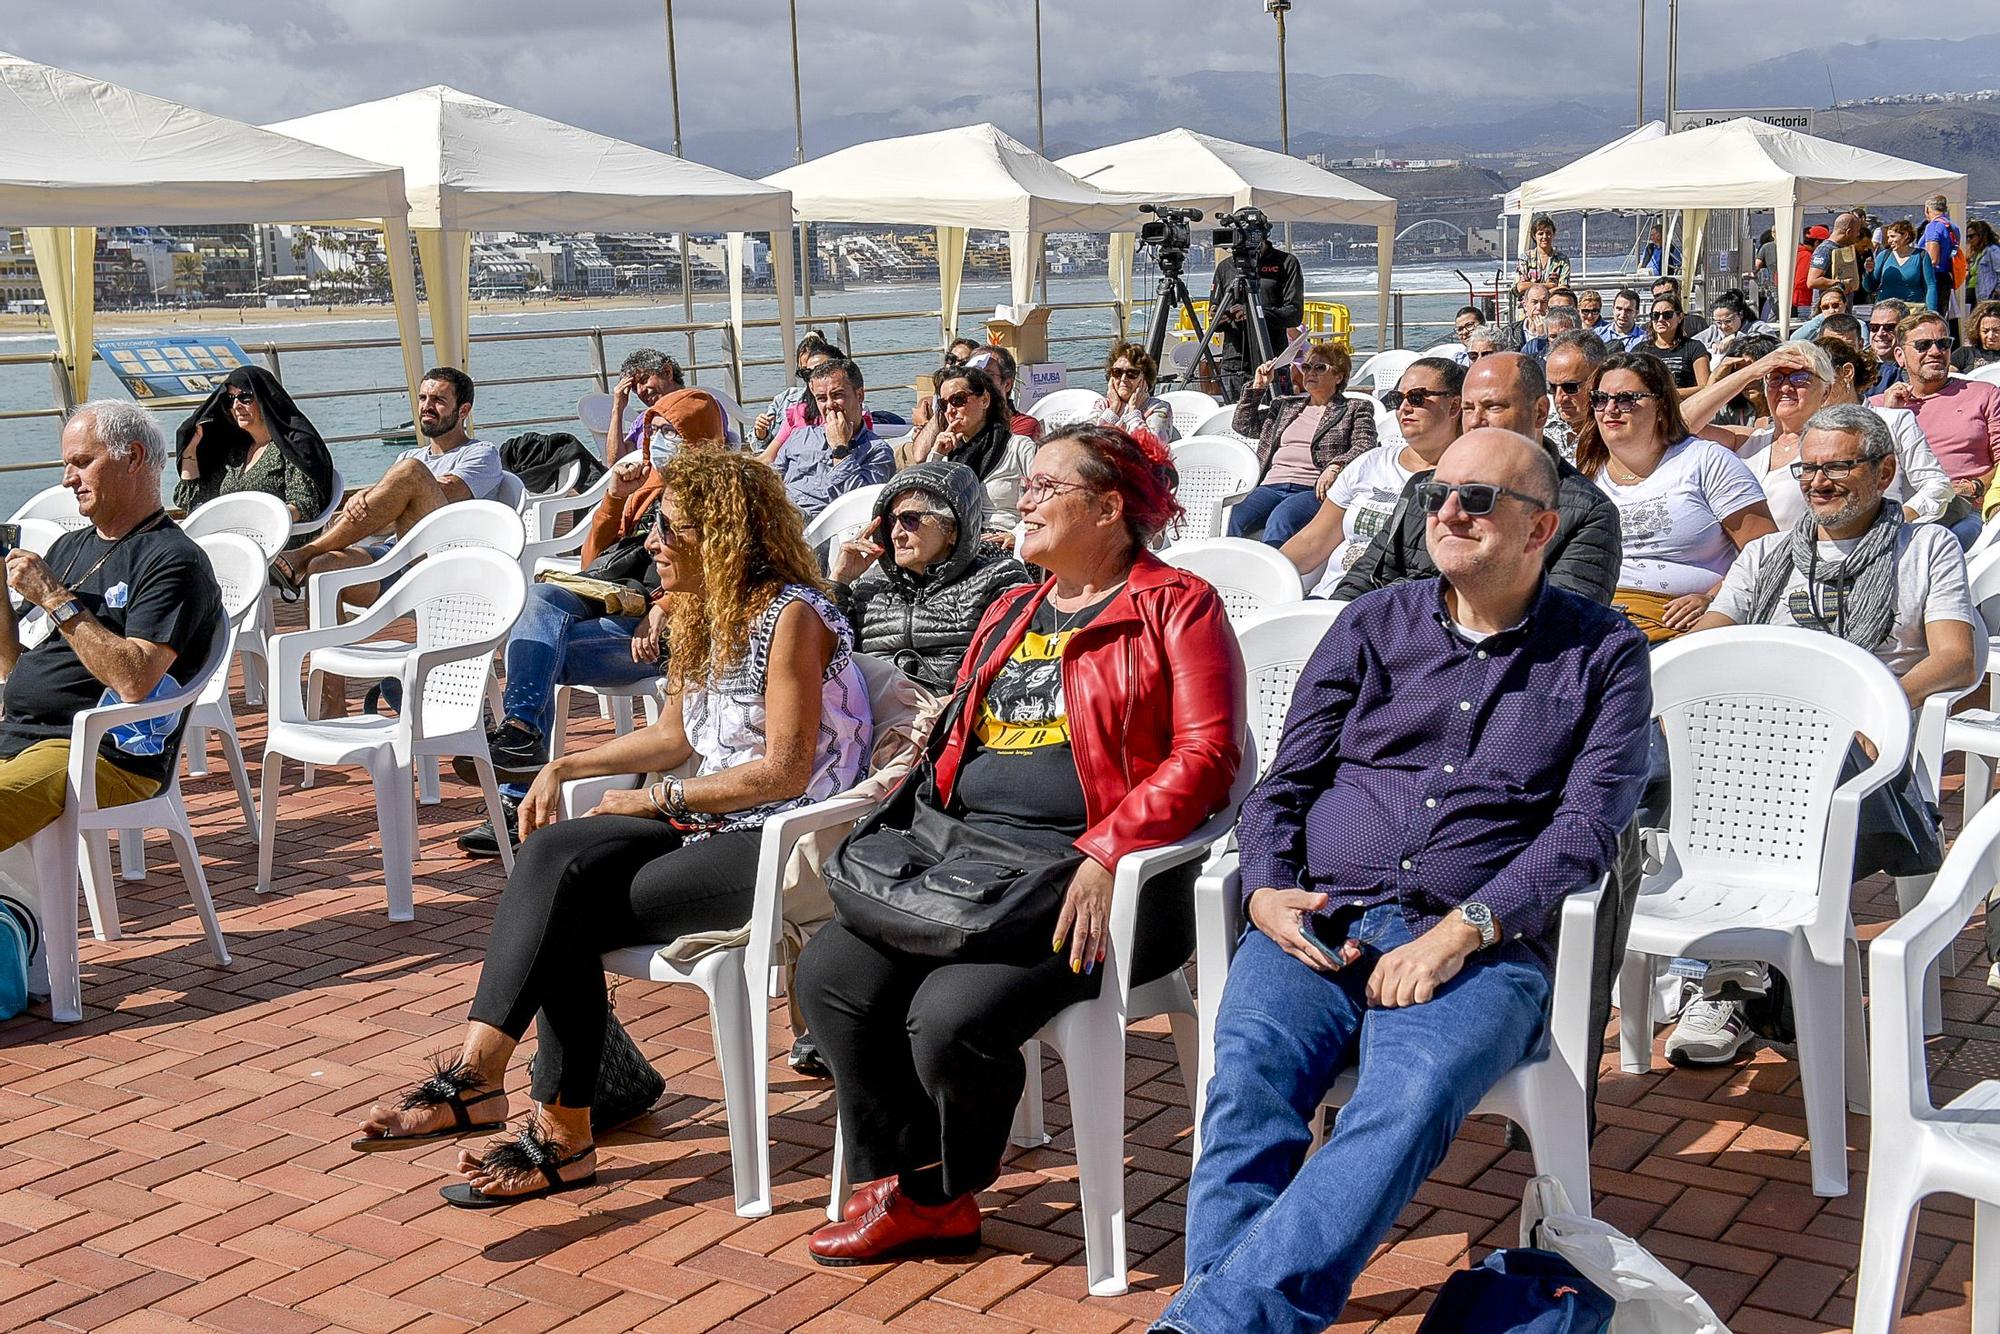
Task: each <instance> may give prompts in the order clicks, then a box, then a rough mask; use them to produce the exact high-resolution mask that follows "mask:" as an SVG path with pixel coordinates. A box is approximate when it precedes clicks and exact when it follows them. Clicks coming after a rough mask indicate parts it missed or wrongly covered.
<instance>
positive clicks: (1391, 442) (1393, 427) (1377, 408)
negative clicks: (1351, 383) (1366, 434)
mask: <svg viewBox="0 0 2000 1334" xmlns="http://www.w3.org/2000/svg"><path fill="white" fill-rule="evenodd" d="M1402 378H1403V377H1402V376H1401V375H1398V376H1397V377H1396V379H1395V380H1391V381H1390V382H1389V388H1390V389H1394V388H1395V387H1396V384H1397V382H1398V381H1400V380H1401V379H1402ZM1385 392H1386V391H1385ZM1343 396H1344V397H1346V398H1358V399H1360V400H1361V401H1362V402H1363V403H1366V404H1367V405H1368V407H1369V410H1370V411H1372V412H1373V413H1374V414H1375V447H1376V448H1377V449H1381V448H1383V447H1384V446H1387V447H1389V448H1392V449H1401V448H1403V446H1405V445H1407V444H1408V443H1409V442H1408V441H1407V440H1405V439H1403V423H1402V422H1400V421H1398V420H1397V419H1396V414H1395V413H1393V412H1391V411H1389V409H1388V408H1387V407H1386V406H1384V405H1383V403H1382V400H1381V399H1379V398H1377V397H1375V395H1373V394H1364V393H1362V392H1361V391H1360V390H1358V389H1349V390H1347V391H1346V393H1345V394H1344V395H1343Z"/></svg>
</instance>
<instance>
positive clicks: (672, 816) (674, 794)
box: [660, 778, 688, 821]
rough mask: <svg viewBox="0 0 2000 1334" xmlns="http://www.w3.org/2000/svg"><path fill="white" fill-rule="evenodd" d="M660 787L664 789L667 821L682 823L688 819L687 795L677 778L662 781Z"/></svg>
mask: <svg viewBox="0 0 2000 1334" xmlns="http://www.w3.org/2000/svg"><path fill="white" fill-rule="evenodd" d="M660 786H661V787H663V788H665V789H666V808H667V818H668V819H669V820H675V821H683V820H686V819H687V818H688V805H687V794H686V792H685V791H684V790H683V788H682V784H681V780H680V779H678V778H666V779H662V780H661V782H660Z"/></svg>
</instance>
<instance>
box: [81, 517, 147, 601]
mask: <svg viewBox="0 0 2000 1334" xmlns="http://www.w3.org/2000/svg"><path fill="white" fill-rule="evenodd" d="M166 521H167V512H166V511H165V510H163V509H159V510H154V511H153V513H152V514H151V515H150V516H149V517H147V518H146V519H144V520H142V521H141V522H140V523H139V524H138V525H137V526H136V527H134V528H132V529H130V530H128V531H127V532H126V533H124V534H123V535H122V536H120V537H117V538H114V539H112V542H111V545H110V546H108V547H106V548H105V549H104V554H103V555H102V556H99V557H98V558H97V560H96V562H95V563H94V564H92V565H91V567H90V568H89V569H87V570H85V571H84V572H83V574H82V576H81V577H79V578H77V579H75V580H72V579H71V578H70V571H72V570H74V569H75V568H76V562H77V559H80V558H79V557H72V558H71V560H70V563H69V564H68V565H67V566H65V567H64V569H63V572H62V576H61V583H62V586H63V587H64V588H67V589H69V590H70V591H71V592H72V593H74V592H75V591H76V589H77V585H78V584H87V583H89V582H90V576H92V575H93V574H96V573H97V572H98V571H99V570H101V569H103V568H104V562H106V561H108V560H110V559H111V557H112V555H113V553H115V552H116V551H117V550H118V548H119V547H121V546H123V545H124V544H125V539H126V538H128V537H137V536H138V535H139V534H141V533H150V532H152V531H153V530H154V529H155V528H158V527H159V526H160V525H161V524H163V523H165V522H166Z"/></svg>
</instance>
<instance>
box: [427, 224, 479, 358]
mask: <svg viewBox="0 0 2000 1334" xmlns="http://www.w3.org/2000/svg"><path fill="white" fill-rule="evenodd" d="M414 231H415V233H416V237H417V258H418V259H419V260H421V261H422V262H423V266H424V292H425V294H426V297H427V299H428V302H429V305H430V308H431V352H432V355H433V356H435V357H436V358H437V362H438V364H439V365H441V366H456V367H457V368H458V369H460V370H462V371H469V370H470V369H471V367H470V365H469V363H470V362H471V360H472V329H471V309H470V307H471V302H472V233H471V232H461V231H456V230H446V229H441V228H437V227H418V228H415V229H414Z"/></svg>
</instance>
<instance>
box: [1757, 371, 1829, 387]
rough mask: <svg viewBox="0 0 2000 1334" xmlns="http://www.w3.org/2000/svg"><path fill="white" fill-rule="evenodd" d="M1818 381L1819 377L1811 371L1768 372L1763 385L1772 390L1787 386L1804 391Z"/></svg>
mask: <svg viewBox="0 0 2000 1334" xmlns="http://www.w3.org/2000/svg"><path fill="white" fill-rule="evenodd" d="M1818 380H1819V377H1818V376H1817V375H1814V374H1813V373H1812V372H1811V371H1769V372H1766V373H1765V376H1764V383H1765V384H1766V385H1767V386H1769V387H1770V388H1772V389H1783V388H1786V387H1787V386H1789V387H1791V388H1793V389H1805V388H1807V387H1809V386H1811V385H1813V384H1815V383H1817V382H1818Z"/></svg>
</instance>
